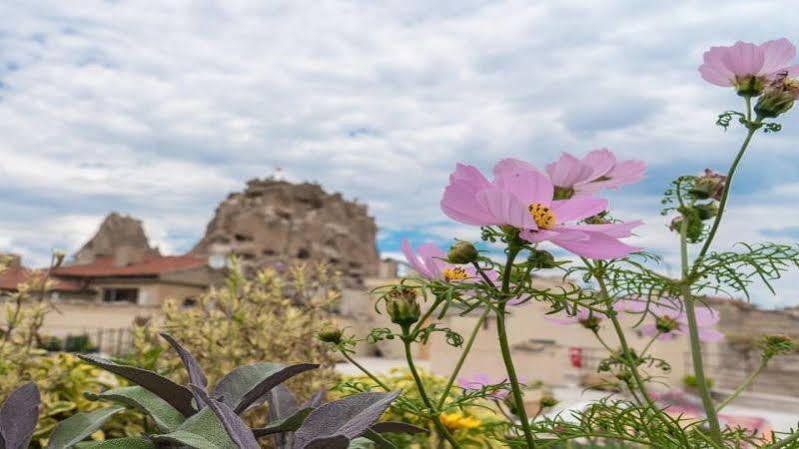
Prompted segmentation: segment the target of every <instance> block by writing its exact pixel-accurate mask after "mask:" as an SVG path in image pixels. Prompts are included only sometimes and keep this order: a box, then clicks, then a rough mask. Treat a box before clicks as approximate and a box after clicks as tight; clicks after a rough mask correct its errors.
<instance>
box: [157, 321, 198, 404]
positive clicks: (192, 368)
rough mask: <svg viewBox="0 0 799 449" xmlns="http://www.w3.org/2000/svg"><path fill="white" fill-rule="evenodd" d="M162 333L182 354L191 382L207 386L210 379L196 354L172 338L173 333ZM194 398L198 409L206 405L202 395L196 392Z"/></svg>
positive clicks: (180, 354)
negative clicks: (201, 397)
mask: <svg viewBox="0 0 799 449" xmlns="http://www.w3.org/2000/svg"><path fill="white" fill-rule="evenodd" d="M160 335H161V337H163V338H164V340H166V341H167V342H169V344H170V345H171V346H172V348H174V349H175V351H176V352H177V353H178V355H179V356H180V360H181V361H182V362H183V366H185V367H186V371H187V372H188V373H189V383H190V384H194V385H197V386H199V387H201V388H202V389H203V390H204V389H205V387H207V386H208V379H207V378H206V377H205V373H204V372H203V369H202V368H200V365H199V364H198V363H197V360H196V359H195V358H194V356H193V355H191V353H190V352H189V351H188V350H186V348H184V347H183V346H182V345H181V344H180V343H178V342H177V340H175V339H174V338H172V336H171V335H169V334H167V333H165V332H163V333H161V334H160ZM194 399H195V400H196V401H197V408H198V409H199V408H202V407H203V405H205V404H203V403H202V402H201V399H200V397H199V396H197V395H196V394H195V395H194Z"/></svg>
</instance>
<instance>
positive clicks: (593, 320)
mask: <svg viewBox="0 0 799 449" xmlns="http://www.w3.org/2000/svg"><path fill="white" fill-rule="evenodd" d="M601 322H602V319H601V318H599V317H598V316H596V315H591V316H589V317H587V318H583V319H582V320H580V325H581V326H583V327H584V328H586V329H588V330H591V331H593V332H596V331H598V330H599V323H601Z"/></svg>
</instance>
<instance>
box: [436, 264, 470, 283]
mask: <svg viewBox="0 0 799 449" xmlns="http://www.w3.org/2000/svg"><path fill="white" fill-rule="evenodd" d="M442 274H443V275H444V280H445V281H447V282H452V281H463V280H466V279H468V278H469V275H468V274H466V270H464V269H463V268H461V267H448V268H444V269H443V270H442Z"/></svg>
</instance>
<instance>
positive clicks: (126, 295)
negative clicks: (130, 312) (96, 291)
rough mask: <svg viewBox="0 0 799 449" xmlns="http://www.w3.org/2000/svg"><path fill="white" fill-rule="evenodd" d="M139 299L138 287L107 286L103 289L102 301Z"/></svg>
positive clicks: (133, 300) (134, 301) (135, 301)
mask: <svg viewBox="0 0 799 449" xmlns="http://www.w3.org/2000/svg"><path fill="white" fill-rule="evenodd" d="M138 301H139V289H138V288H107V289H104V290H103V302H131V303H133V304H136V303H137V302H138Z"/></svg>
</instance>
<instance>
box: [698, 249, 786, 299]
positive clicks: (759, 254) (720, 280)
mask: <svg viewBox="0 0 799 449" xmlns="http://www.w3.org/2000/svg"><path fill="white" fill-rule="evenodd" d="M738 246H739V247H742V248H743V251H725V252H712V253H710V254H709V255H707V256H705V257H704V258H702V259H701V260H699V261H697V265H696V269H695V272H696V282H695V284H694V285H695V289H696V290H697V291H712V292H714V293H728V294H729V293H731V292H737V293H742V294H744V295H745V296H746V298H747V299H749V288H750V287H751V285H752V284H753V283H754V282H756V281H757V280H760V281H761V282H762V283H763V284H764V285H765V286H766V287H767V288H768V289H769V290H770V291H771V292H772V293H774V289H773V287H772V285H771V282H772V281H774V280H777V279H779V278H780V277H781V276H782V274H783V273H784V272H786V271H788V270H790V269H791V268H795V267H799V248H797V247H795V246H792V245H783V244H777V243H768V242H766V243H758V244H755V245H750V244H747V243H738Z"/></svg>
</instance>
